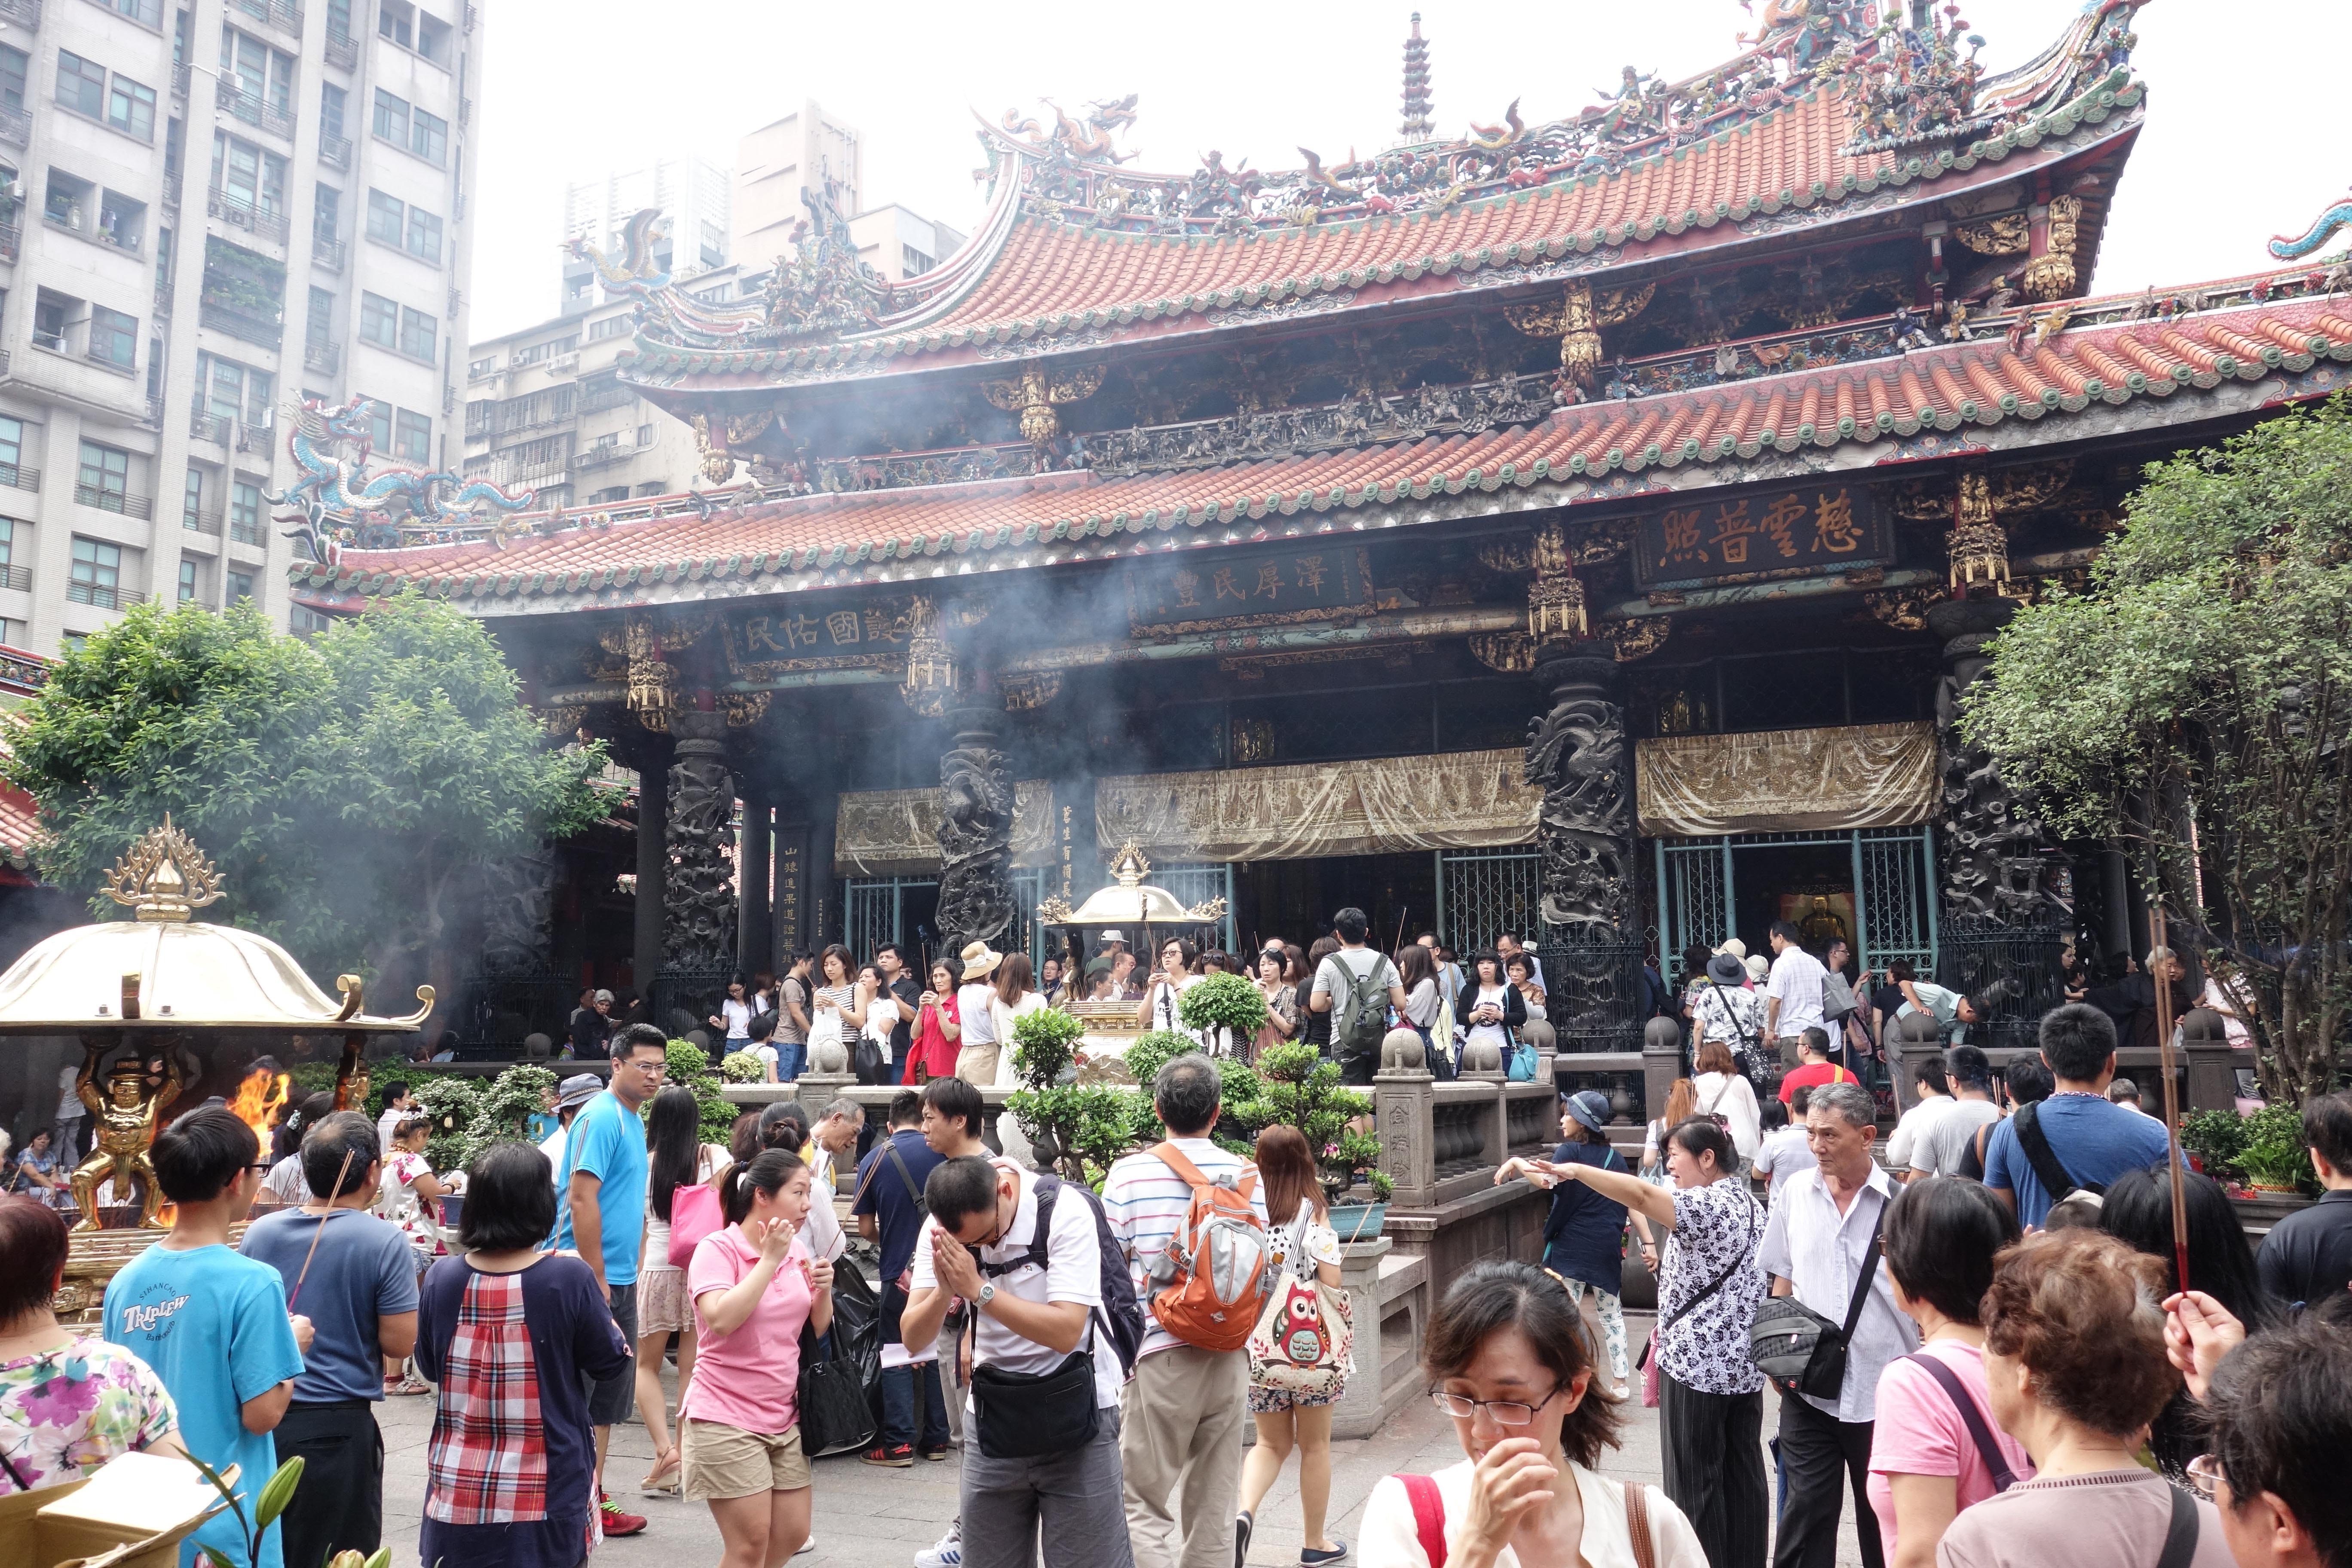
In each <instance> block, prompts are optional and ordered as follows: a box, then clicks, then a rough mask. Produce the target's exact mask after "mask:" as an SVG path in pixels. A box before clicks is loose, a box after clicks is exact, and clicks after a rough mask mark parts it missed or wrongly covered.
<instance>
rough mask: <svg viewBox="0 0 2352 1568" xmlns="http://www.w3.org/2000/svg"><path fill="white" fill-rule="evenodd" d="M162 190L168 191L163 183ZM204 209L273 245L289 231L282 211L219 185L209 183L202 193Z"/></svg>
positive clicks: (229, 224)
mask: <svg viewBox="0 0 2352 1568" xmlns="http://www.w3.org/2000/svg"><path fill="white" fill-rule="evenodd" d="M165 194H166V195H167V196H169V195H170V194H171V193H170V189H169V187H166V192H165ZM205 213H206V215H207V216H212V217H216V218H218V219H220V220H221V221H222V222H223V223H225V224H227V225H228V226H230V227H232V228H242V229H246V230H248V231H250V232H251V233H252V234H253V235H254V236H255V237H257V238H260V239H266V240H268V241H269V242H270V243H271V244H273V245H284V244H285V243H286V241H287V237H288V236H289V234H290V233H291V232H292V229H291V226H289V224H288V223H287V221H286V215H285V214H284V213H279V212H271V211H269V210H268V209H266V208H263V207H257V206H255V205H253V204H252V203H251V202H249V201H247V200H246V199H245V198H244V197H243V196H240V195H234V194H232V193H231V192H228V191H224V190H222V189H220V188H219V187H218V186H214V187H211V188H210V189H208V190H207V191H206V192H205Z"/></svg>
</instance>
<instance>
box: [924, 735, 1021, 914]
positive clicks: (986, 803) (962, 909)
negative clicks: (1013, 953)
mask: <svg viewBox="0 0 2352 1568" xmlns="http://www.w3.org/2000/svg"><path fill="white" fill-rule="evenodd" d="M952 719H953V721H954V724H955V727H956V728H955V740H954V742H953V743H952V744H951V745H950V746H949V748H948V750H947V752H946V753H945V754H944V755H942V756H941V757H940V909H939V922H940V941H941V942H942V944H943V951H945V952H949V953H957V952H962V951H963V949H964V947H965V945H966V944H967V943H970V942H988V943H990V944H992V945H993V946H998V947H1000V948H1001V947H1002V946H1003V939H1004V937H1005V933H1006V932H1008V931H1011V930H1012V929H1013V915H1014V912H1015V911H1014V909H1013V878H1012V869H1013V770H1012V767H1011V764H1010V763H1008V762H1007V761H1006V758H1005V755H1004V751H1003V746H1002V745H1001V744H1000V743H999V742H1000V738H1001V729H1000V726H1001V725H1002V723H1003V715H1002V713H1001V712H999V711H997V710H995V709H993V708H983V707H972V708H964V709H959V710H957V711H956V712H955V713H954V714H953V715H952Z"/></svg>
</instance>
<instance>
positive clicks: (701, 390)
mask: <svg viewBox="0 0 2352 1568" xmlns="http://www.w3.org/2000/svg"><path fill="white" fill-rule="evenodd" d="M2145 100H2146V94H2145V89H2144V88H2143V86H2142V85H2141V84H2140V83H2138V82H2136V81H2133V80H2131V79H2129V76H2128V73H2127V72H2125V71H2122V70H2118V71H2116V72H2114V73H2112V74H2111V75H2110V76H2109V77H2107V78H2105V79H2103V80H2102V81H2101V82H2099V83H2098V84H2096V85H2095V87H2093V88H2092V89H2089V90H2086V91H2085V92H2084V93H2083V94H2081V95H2079V96H2078V97H2076V98H2074V100H2070V101H2069V102H2067V103H2065V104H2063V105H2061V106H2060V107H2059V108H2057V109H2055V110H2052V111H2051V112H2050V113H2048V114H2046V115H2043V116H2042V117H2041V118H2039V119H2037V120H2034V121H2030V122H2028V123H2027V124H2024V125H2021V126H2019V127H2017V128H2016V129H2014V130H2012V131H2009V132H2003V133H2001V134H2000V135H1999V136H1995V137H1991V138H1988V139H1986V140H1982V141H1979V142H1971V143H1970V144H1969V146H1968V147H1966V148H1962V149H1953V148H1945V149H1942V150H1940V151H1938V152H1935V153H1910V154H1900V153H1888V154H1885V161H1884V162H1882V163H1878V164H1876V165H1875V166H1874V167H1873V168H1871V169H1869V170H1865V171H1864V172H1861V173H1851V174H1847V175H1845V176H1844V177H1843V179H1842V180H1841V182H1840V183H1839V184H1838V185H1837V186H1836V187H1835V188H1831V187H1830V186H1829V185H1828V184H1826V183H1820V184H1815V185H1814V186H1812V187H1810V188H1808V189H1806V190H1803V191H1797V190H1792V189H1789V188H1787V187H1782V188H1780V189H1778V190H1774V191H1769V192H1752V193H1748V194H1745V195H1739V196H1737V197H1732V198H1723V199H1719V200H1718V201H1717V203H1716V204H1715V205H1714V206H1713V207H1712V208H1711V209H1709V210H1706V211H1701V210H1699V209H1697V208H1696V207H1693V208H1686V209H1685V210H1684V211H1682V212H1680V213H1676V214H1673V215H1649V216H1640V217H1632V218H1625V219H1622V220H1620V221H1617V222H1614V223H1607V224H1601V225H1598V226H1593V227H1591V228H1585V229H1581V230H1579V231H1575V232H1570V233H1559V234H1550V235H1545V236H1542V237H1527V238H1520V239H1515V240H1512V241H1511V242H1509V243H1507V244H1502V245H1486V246H1480V247H1475V248H1472V249H1468V250H1465V249H1462V248H1459V247H1453V248H1448V249H1445V250H1444V251H1430V252H1424V253H1420V254H1414V255H1411V256H1406V257H1402V258H1399V257H1391V258H1388V259H1385V260H1382V261H1381V262H1379V263H1377V264H1373V265H1369V266H1353V267H1342V268H1331V269H1319V270H1317V271H1313V272H1309V273H1306V274H1303V275H1292V276H1285V277H1282V278H1279V279H1271V280H1263V281H1252V282H1250V283H1248V284H1246V285H1243V286H1240V287H1235V288H1230V289H1228V288H1211V289H1205V290H1199V291H1193V292H1187V293H1184V294H1182V295H1181V296H1174V297H1168V296H1163V297H1159V298H1154V299H1150V300H1126V301H1122V302H1120V303H1117V304H1112V305H1101V306H1096V307H1091V308H1088V309H1086V310H1060V311H1055V312H1051V313H1040V314H1037V315H1034V316H1024V317H1016V318H1013V319H1011V320H1005V321H985V322H972V323H968V324H958V325H952V326H949V325H933V326H932V327H930V328H929V330H926V331H886V332H877V333H868V334H861V335H857V336H849V337H844V338H841V339H839V340H837V341H835V342H829V343H824V344H814V345H804V346H800V347H778V348H772V349H728V350H707V351H705V350H690V349H678V348H674V347H669V346H667V345H663V344H657V343H652V342H646V341H644V340H642V339H641V340H639V342H638V345H637V350H638V352H637V355H636V357H635V358H634V359H633V360H631V361H629V362H627V367H626V370H625V379H626V380H627V381H629V382H630V383H631V384H634V385H635V386H638V387H640V388H642V389H645V390H646V392H647V393H648V394H649V395H654V396H655V400H656V401H660V402H665V403H666V405H668V404H669V403H673V402H674V403H675V404H676V405H684V403H685V402H686V401H688V399H687V398H686V397H683V396H679V395H690V394H719V393H731V392H748V391H758V390H763V389H771V388H776V389H782V388H789V387H795V386H806V385H816V384H828V383H834V382H842V381H852V380H863V379H866V378H870V377H876V376H884V375H891V374H909V373H918V372H927V371H930V370H934V369H945V368H950V367H953V366H958V365H968V364H974V363H990V362H995V361H1005V360H1015V359H1028V358H1034V357H1041V356H1045V355H1052V354H1055V353H1091V352H1097V351H1099V350H1100V349H1102V348H1105V347H1107V346H1109V345H1111V344H1114V343H1120V342H1145V341H1156V340H1161V339H1166V338H1171V337H1175V336H1180V335H1185V334H1197V333H1216V332H1223V331H1247V330H1249V329H1252V328H1255V327H1258V326H1261V325H1264V324H1265V323H1269V322H1276V321H1285V320H1288V319H1291V318H1294V317H1297V316H1302V315H1322V314H1326V313H1331V312H1345V313H1348V314H1350V315H1354V314H1357V313H1359V312H1364V311H1372V310H1380V309H1381V308H1383V307H1389V306H1394V305H1397V304H1401V303H1403V302H1407V301H1418V300H1427V299H1430V298H1433V297H1436V296H1444V295H1452V294H1459V293H1462V292H1465V291H1470V290H1500V289H1518V288H1523V287H1525V286H1527V285H1529V284H1539V283H1543V282H1547V281H1551V280H1554V279H1570V278H1588V279H1598V278H1602V277H1605V276H1607V275H1609V274H1611V273H1613V272H1619V271H1622V270H1625V269H1628V268H1634V267H1638V266H1642V265H1644V264H1649V263H1654V262H1657V261H1660V260H1663V259H1665V258H1670V257H1692V256H1700V255H1704V254H1706V253H1708V252H1711V251H1717V250H1727V249H1731V248H1734V247H1740V246H1744V245H1747V244H1749V243H1751V242H1753V241H1755V240H1757V239H1759V238H1764V237H1769V236H1773V235H1779V234H1785V233H1790V232H1793V231H1797V230H1801V229H1807V228H1812V227H1816V226H1830V225H1832V224H1835V223H1838V222H1841V221H1843V220H1846V219H1848V218H1853V217H1860V216H1871V215H1875V214H1878V213H1883V212H1887V211H1893V210H1896V209H1899V208H1904V207H1910V206H1916V205H1923V204H1925V203H1928V202H1934V201H1940V200H1944V199H1946V198H1948V197H1950V196H1954V195H1961V194H1964V193H1966V192H1968V191H1970V190H1973V189H1976V188H1979V187H1981V186H1985V185H1991V184H2000V183H2001V182H2003V181H2006V180H2009V179H2012V178H2015V177H2016V176H2017V175H2018V174H2023V173H2029V172H2032V171H2033V170H2036V169H2040V168H2043V167H2046V166H2048V165H2050V164H2052V163H2058V162H2061V161H2063V160H2067V159H2072V158H2077V157H2081V156H2083V155H2084V154H2086V153H2095V152H2097V151H2100V150H2102V149H2105V148H2107V147H2109V146H2111V145H2113V144H2114V143H2116V142H2122V141H2127V140H2128V139H2129V138H2131V137H2133V136H2134V135H2136V134H2137V131H2138V128H2139V124H2140V121H2141V118H2142V110H2143V105H2144V103H2145ZM1780 112H1784V113H1785V112H1789V111H1787V110H1782V111H1780ZM1751 123H1755V124H1762V123H1764V122H1763V121H1756V122H1751ZM1727 134H1729V133H1727ZM1707 144H1708V143H1705V142H1702V143H1698V144H1696V145H1698V146H1701V147H1704V146H1706V145H1707ZM1685 151H1688V149H1685ZM1674 158H1675V154H1671V153H1668V154H1661V155H1658V156H1657V157H1656V158H1654V159H1650V160H1644V161H1643V163H1642V164H1637V165H1629V167H1628V169H1627V170H1626V171H1625V172H1624V173H1625V174H1632V173H1634V172H1635V171H1636V170H1638V169H1640V168H1643V167H1645V166H1648V165H1650V164H1654V163H1668V162H1671V161H1673V160H1674ZM1623 177H1624V174H1617V175H1605V176H1604V175H1588V176H1584V177H1583V178H1584V180H1585V181H1587V182H1598V181H1601V180H1605V179H1622V178H1623ZM1578 183H1579V182H1577V181H1574V180H1570V181H1563V182H1559V183H1558V184H1557V185H1555V186H1539V187H1533V188H1531V189H1530V190H1528V191H1520V192H1513V193H1510V194H1508V195H1495V196H1491V197H1483V198H1480V199H1479V200H1478V201H1475V202H1466V203H1464V204H1462V205H1460V206H1459V207H1456V208H1454V209H1449V213H1448V214H1446V215H1439V216H1451V214H1454V213H1458V214H1461V215H1464V216H1465V217H1467V216H1478V215H1482V214H1485V213H1488V212H1491V211H1495V210H1496V209H1503V208H1507V207H1509V206H1511V205H1519V204H1521V203H1524V202H1526V201H1528V200H1530V199H1532V198H1533V197H1535V196H1537V195H1541V194H1542V193H1543V192H1545V191H1552V190H1556V189H1559V188H1560V187H1564V186H1567V185H1571V184H1578ZM1035 221H1037V220H1034V219H1019V218H1017V217H1016V221H1015V222H1013V224H1012V225H1011V226H1008V227H1007V229H1006V232H1005V236H1004V237H1003V240H1002V241H1000V242H999V244H1000V248H999V252H998V254H999V255H1000V256H1001V254H1002V251H1003V248H1005V247H1009V245H1010V242H1011V239H1012V237H1013V235H1014V234H1015V233H1016V232H1017V231H1019V230H1020V229H1021V228H1023V227H1024V226H1026V225H1027V224H1030V223H1033V222H1035ZM1426 221H1428V215H1425V214H1415V213H1408V214H1400V215H1396V216H1390V217H1379V218H1366V219H1359V220H1354V221H1352V222H1350V223H1349V224H1344V225H1337V226H1334V227H1336V228H1339V229H1341V230H1345V231H1349V232H1354V233H1363V232H1368V231H1370V228H1371V227H1372V226H1387V227H1390V228H1405V227H1410V226H1415V225H1416V224H1418V223H1425V222H1426ZM1100 238H1101V239H1102V240H1103V242H1104V243H1106V244H1112V243H1117V244H1125V243H1131V242H1144V241H1150V240H1153V239H1154V238H1155V237H1151V236H1130V235H1105V236H1101V237H1100ZM1164 243H1166V244H1169V245H1175V246H1183V245H1191V246H1205V245H1208V244H1212V243H1222V244H1226V245H1232V246H1236V247H1241V246H1247V245H1249V244H1251V243H1253V242H1252V241H1251V240H1250V239H1247V238H1234V239H1226V240H1223V241H1216V242H1212V241H1208V240H1205V239H1191V240H1178V239H1173V238H1170V239H1167V240H1165V241H1164ZM2084 270H2085V272H2086V273H2087V271H2088V268H2087V267H2086V268H2084ZM974 286H975V287H976V286H977V285H976V283H975V285H974ZM663 394H669V395H672V397H671V398H670V399H667V400H666V399H664V398H663V397H662V396H661V395H663Z"/></svg>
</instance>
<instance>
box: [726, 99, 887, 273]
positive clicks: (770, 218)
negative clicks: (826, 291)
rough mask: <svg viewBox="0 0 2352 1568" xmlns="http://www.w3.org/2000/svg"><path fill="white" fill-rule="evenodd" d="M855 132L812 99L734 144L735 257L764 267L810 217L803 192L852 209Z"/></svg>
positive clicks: (858, 186) (856, 175) (856, 187)
mask: <svg viewBox="0 0 2352 1568" xmlns="http://www.w3.org/2000/svg"><path fill="white" fill-rule="evenodd" d="M859 142H860V138H859V136H858V134H857V132H856V131H855V130H853V129H851V128H850V127H849V126H846V125H844V124H843V123H842V122H841V121H837V120H833V119H829V118H828V117H827V116H826V114H825V112H824V110H822V109H819V108H818V107H817V106H816V104H815V102H814V100H811V101H808V102H804V103H803V104H802V105H801V106H800V108H798V109H797V110H793V112H792V113H790V114H787V115H785V116H784V117H783V118H782V119H781V120H775V121H770V122H769V123H767V124H765V125H762V126H761V127H760V128H759V129H758V130H757V131H754V132H751V134H749V135H747V136H745V137H743V138H742V140H740V142H737V143H736V144H735V204H734V210H735V246H734V252H733V253H734V255H735V256H737V257H738V258H741V259H742V260H745V261H753V262H756V263H757V264H758V265H760V266H761V267H765V266H766V265H767V264H768V263H769V262H771V261H772V260H773V259H775V258H777V257H779V256H781V255H782V254H783V253H784V251H785V250H786V249H787V248H788V247H790V245H791V243H792V235H793V227H794V226H796V225H798V224H799V223H800V222H801V221H802V220H803V219H804V218H806V217H807V216H808V207H807V205H805V204H804V203H803V201H802V200H801V193H802V192H803V191H814V190H823V189H824V188H826V187H828V186H830V187H831V189H832V192H833V203H834V205H835V207H836V208H838V209H839V210H840V211H841V212H843V213H845V214H846V213H855V212H856V211H857V210H858V207H859V202H860V199H861V198H862V196H863V195H864V192H865V184H864V180H863V177H862V176H863V174H864V171H863V169H862V167H861V166H860V160H859V156H858V145H859Z"/></svg>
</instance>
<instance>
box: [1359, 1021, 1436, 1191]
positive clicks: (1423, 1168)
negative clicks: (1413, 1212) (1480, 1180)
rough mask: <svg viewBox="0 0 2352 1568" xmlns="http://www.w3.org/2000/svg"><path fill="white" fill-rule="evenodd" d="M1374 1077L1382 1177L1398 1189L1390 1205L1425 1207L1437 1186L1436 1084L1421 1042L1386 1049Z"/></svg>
mask: <svg viewBox="0 0 2352 1568" xmlns="http://www.w3.org/2000/svg"><path fill="white" fill-rule="evenodd" d="M1381 1057H1382V1066H1381V1070H1380V1071H1379V1072H1377V1073H1374V1074H1373V1075H1372V1116H1373V1119H1374V1128H1375V1131H1377V1132H1378V1134H1379V1137H1380V1140H1381V1174H1383V1175H1385V1176H1387V1177H1388V1179H1389V1180H1390V1181H1391V1183H1393V1184H1395V1189H1396V1190H1395V1191H1394V1192H1393V1193H1392V1194H1391V1195H1390V1199H1389V1201H1390V1202H1391V1203H1393V1204H1396V1205H1400V1206H1402V1207H1404V1208H1423V1207H1426V1206H1427V1205H1429V1204H1430V1202H1431V1201H1432V1199H1433V1197H1434V1196H1435V1191H1434V1189H1435V1187H1436V1185H1437V1141H1436V1102H1437V1096H1436V1085H1437V1080H1436V1079H1433V1078H1432V1077H1431V1076H1430V1073H1429V1069H1428V1068H1425V1067H1423V1065H1422V1060H1421V1041H1420V1040H1419V1039H1418V1038H1417V1037H1416V1038H1414V1039H1413V1040H1412V1046H1411V1047H1410V1049H1406V1048H1403V1047H1383V1049H1382V1052H1381Z"/></svg>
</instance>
